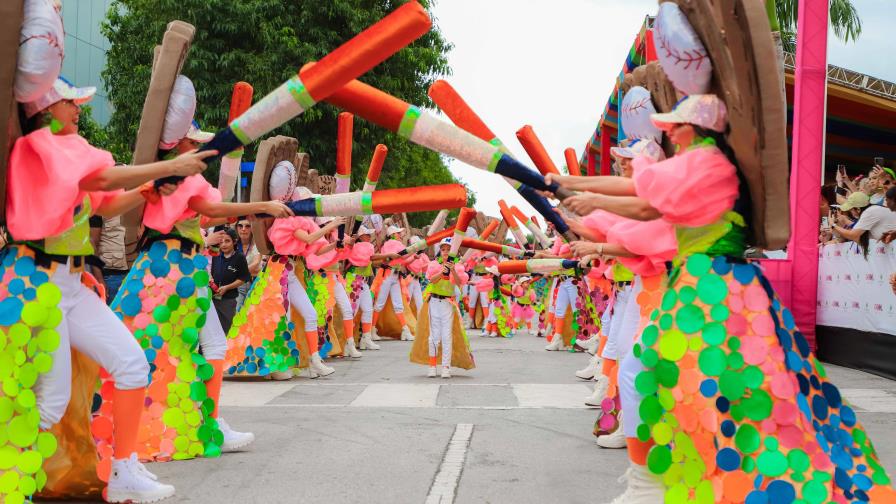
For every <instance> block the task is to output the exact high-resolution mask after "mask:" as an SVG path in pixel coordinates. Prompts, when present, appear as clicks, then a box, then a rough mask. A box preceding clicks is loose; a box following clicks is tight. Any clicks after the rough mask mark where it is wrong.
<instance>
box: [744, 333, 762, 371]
mask: <svg viewBox="0 0 896 504" xmlns="http://www.w3.org/2000/svg"><path fill="white" fill-rule="evenodd" d="M740 352H741V353H742V354H743V356H744V361H745V362H746V363H747V364H752V365H754V366H755V365H759V364H761V363H763V362H764V361H765V359H766V358H767V356H768V344H766V342H765V340H763V339H762V338H760V337H759V336H744V337H743V339H741V342H740Z"/></svg>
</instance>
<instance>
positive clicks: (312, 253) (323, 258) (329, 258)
mask: <svg viewBox="0 0 896 504" xmlns="http://www.w3.org/2000/svg"><path fill="white" fill-rule="evenodd" d="M296 241H301V240H296ZM329 244H330V242H328V241H327V239H326V238H319V239H318V240H317V241H316V242H314V243H312V244H311V246H309V247H306V248H305V252H304V253H303V254H302V255H303V256H304V257H305V264H306V265H307V266H308V269H312V270H319V269H324V268H326V267H328V266H330V265H332V264H333V263H334V262H336V261H337V259H338V257H337V256H338V253H337V252H336V249H333V250H330V251H329V252H326V253H324V254H321V255H318V251H319V250H320V249H322V248H324V247H326V246H327V245H329Z"/></svg>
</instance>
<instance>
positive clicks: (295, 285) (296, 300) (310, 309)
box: [287, 271, 317, 332]
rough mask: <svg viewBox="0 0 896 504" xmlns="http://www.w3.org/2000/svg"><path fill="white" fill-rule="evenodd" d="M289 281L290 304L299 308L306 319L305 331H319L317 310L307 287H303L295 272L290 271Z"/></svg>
mask: <svg viewBox="0 0 896 504" xmlns="http://www.w3.org/2000/svg"><path fill="white" fill-rule="evenodd" d="M288 281H289V283H288V285H287V289H289V304H291V305H292V307H293V308H295V309H296V310H298V312H299V313H301V314H302V318H303V319H305V332H311V331H317V311H315V309H314V305H313V304H311V299H310V298H309V297H308V293H307V292H305V288H304V287H302V284H301V283H300V282H299V279H298V278H296V275H295V273H294V272H292V271H290V272H289V280H288Z"/></svg>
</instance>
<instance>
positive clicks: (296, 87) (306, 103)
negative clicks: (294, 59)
mask: <svg viewBox="0 0 896 504" xmlns="http://www.w3.org/2000/svg"><path fill="white" fill-rule="evenodd" d="M286 89H287V91H289V94H290V95H291V96H292V99H293V100H295V101H296V103H298V104H299V105H301V107H302V108H303V109H305V110H308V109H310V108H311V107H313V106H314V104H316V103H317V102H316V101H314V98H312V97H311V93H309V92H308V88H306V87H305V84H304V83H302V80H301V79H299V76H298V75H296V76H295V77H293V78H291V79H289V80H288V81H286Z"/></svg>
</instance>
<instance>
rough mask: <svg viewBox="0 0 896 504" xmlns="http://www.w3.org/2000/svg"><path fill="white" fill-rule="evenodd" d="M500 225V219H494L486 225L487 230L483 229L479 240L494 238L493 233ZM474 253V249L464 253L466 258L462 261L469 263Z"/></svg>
mask: <svg viewBox="0 0 896 504" xmlns="http://www.w3.org/2000/svg"><path fill="white" fill-rule="evenodd" d="M500 225H501V221H499V220H498V219H492V220H491V221H490V222H489V223H488V224H486V225H485V229H483V230H482V232H481V233H479V239H480V240H483V241H485V240H488V239H489V238H490V237H491V236H492V233H494V232H495V230H496V229H498V226H500ZM473 252H475V250H474V249H468V250H467V251H466V252H464V256H463V257H462V258H461V261H462V262H467V261H468V260H469V259H470V257H472V256H473Z"/></svg>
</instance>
